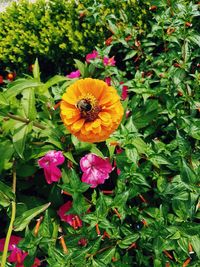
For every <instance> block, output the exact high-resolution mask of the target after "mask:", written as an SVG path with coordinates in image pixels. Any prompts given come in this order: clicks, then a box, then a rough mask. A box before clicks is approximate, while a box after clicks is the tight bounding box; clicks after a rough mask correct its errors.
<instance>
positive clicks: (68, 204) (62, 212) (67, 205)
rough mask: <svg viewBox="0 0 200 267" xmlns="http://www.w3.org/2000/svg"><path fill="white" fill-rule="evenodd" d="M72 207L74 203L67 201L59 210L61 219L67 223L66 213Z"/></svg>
mask: <svg viewBox="0 0 200 267" xmlns="http://www.w3.org/2000/svg"><path fill="white" fill-rule="evenodd" d="M71 207H72V202H71V201H67V202H66V203H65V204H63V205H62V206H61V207H60V208H59V210H58V215H59V216H60V219H61V220H62V221H65V222H67V217H66V216H67V215H66V214H65V213H66V212H68V211H69V210H70V209H71Z"/></svg>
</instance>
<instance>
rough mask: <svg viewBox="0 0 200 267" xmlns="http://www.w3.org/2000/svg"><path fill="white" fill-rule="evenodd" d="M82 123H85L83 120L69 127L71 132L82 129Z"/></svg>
mask: <svg viewBox="0 0 200 267" xmlns="http://www.w3.org/2000/svg"><path fill="white" fill-rule="evenodd" d="M84 122H85V119H80V120H78V121H76V122H75V123H74V124H73V125H72V127H71V129H72V131H74V132H77V131H79V130H80V129H81V127H83V124H84Z"/></svg>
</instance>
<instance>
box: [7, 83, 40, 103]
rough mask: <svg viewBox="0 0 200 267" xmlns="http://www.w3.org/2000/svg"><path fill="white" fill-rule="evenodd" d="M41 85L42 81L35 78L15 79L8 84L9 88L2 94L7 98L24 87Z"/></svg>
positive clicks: (18, 92) (16, 93)
mask: <svg viewBox="0 0 200 267" xmlns="http://www.w3.org/2000/svg"><path fill="white" fill-rule="evenodd" d="M41 85H42V83H41V82H39V81H38V80H37V79H29V80H28V79H20V80H16V81H14V82H13V83H12V84H11V85H10V86H9V89H8V90H7V91H6V92H5V95H4V96H5V98H6V99H9V98H12V97H14V96H16V95H18V94H20V93H21V92H22V91H23V90H24V89H27V88H31V87H39V86H41Z"/></svg>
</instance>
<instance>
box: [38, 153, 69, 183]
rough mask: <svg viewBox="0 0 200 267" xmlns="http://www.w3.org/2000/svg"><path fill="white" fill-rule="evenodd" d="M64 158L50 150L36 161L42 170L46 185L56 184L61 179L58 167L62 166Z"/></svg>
mask: <svg viewBox="0 0 200 267" xmlns="http://www.w3.org/2000/svg"><path fill="white" fill-rule="evenodd" d="M64 161H65V158H64V156H63V154H62V152H61V151H55V150H51V151H49V152H48V153H47V154H46V155H45V156H44V157H42V158H41V159H39V160H38V164H39V166H40V167H41V168H43V169H44V175H45V178H46V181H47V183H48V184H51V183H53V182H57V181H58V180H59V179H60V178H61V171H60V169H58V167H57V166H58V165H61V164H63V162H64Z"/></svg>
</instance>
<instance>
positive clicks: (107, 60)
mask: <svg viewBox="0 0 200 267" xmlns="http://www.w3.org/2000/svg"><path fill="white" fill-rule="evenodd" d="M115 63H116V61H115V59H114V57H111V58H109V57H104V58H103V64H104V66H115Z"/></svg>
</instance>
